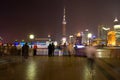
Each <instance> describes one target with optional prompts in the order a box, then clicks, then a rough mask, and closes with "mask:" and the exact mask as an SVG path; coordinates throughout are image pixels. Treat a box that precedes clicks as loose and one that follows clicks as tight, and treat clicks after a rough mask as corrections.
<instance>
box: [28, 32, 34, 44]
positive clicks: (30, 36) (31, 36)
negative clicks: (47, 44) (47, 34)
mask: <svg viewBox="0 0 120 80" xmlns="http://www.w3.org/2000/svg"><path fill="white" fill-rule="evenodd" d="M34 38H35V35H34V34H30V35H29V39H30V40H31V42H30V43H31V46H32V40H33V39H34Z"/></svg>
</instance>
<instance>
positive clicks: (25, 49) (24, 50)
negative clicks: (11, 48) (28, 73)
mask: <svg viewBox="0 0 120 80" xmlns="http://www.w3.org/2000/svg"><path fill="white" fill-rule="evenodd" d="M28 53H29V46H28V44H27V43H25V44H24V45H23V47H22V56H23V57H24V58H25V59H27V58H28Z"/></svg>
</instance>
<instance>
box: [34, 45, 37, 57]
mask: <svg viewBox="0 0 120 80" xmlns="http://www.w3.org/2000/svg"><path fill="white" fill-rule="evenodd" d="M33 52H34V53H33V55H34V56H35V55H36V52H37V45H36V44H35V45H34V51H33Z"/></svg>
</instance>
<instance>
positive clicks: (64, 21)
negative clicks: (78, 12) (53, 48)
mask: <svg viewBox="0 0 120 80" xmlns="http://www.w3.org/2000/svg"><path fill="white" fill-rule="evenodd" d="M65 12H66V10H65V8H64V14H63V22H62V24H63V27H62V36H63V37H66V13H65Z"/></svg>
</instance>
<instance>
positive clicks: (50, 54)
mask: <svg viewBox="0 0 120 80" xmlns="http://www.w3.org/2000/svg"><path fill="white" fill-rule="evenodd" d="M48 56H52V45H51V44H49V45H48Z"/></svg>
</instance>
